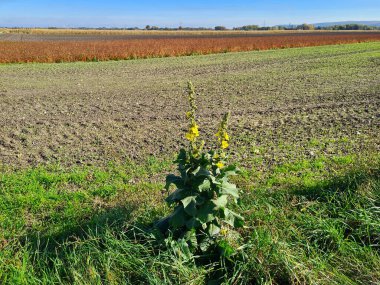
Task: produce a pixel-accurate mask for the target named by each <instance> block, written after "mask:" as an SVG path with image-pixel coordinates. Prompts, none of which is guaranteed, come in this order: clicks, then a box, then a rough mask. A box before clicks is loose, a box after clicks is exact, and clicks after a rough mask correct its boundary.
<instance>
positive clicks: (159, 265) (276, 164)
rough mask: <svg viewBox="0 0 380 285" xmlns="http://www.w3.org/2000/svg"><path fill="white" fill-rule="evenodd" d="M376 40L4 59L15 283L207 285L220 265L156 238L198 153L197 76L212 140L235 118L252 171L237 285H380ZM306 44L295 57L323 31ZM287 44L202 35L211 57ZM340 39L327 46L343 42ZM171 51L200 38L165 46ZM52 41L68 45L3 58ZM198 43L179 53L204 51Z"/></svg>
mask: <svg viewBox="0 0 380 285" xmlns="http://www.w3.org/2000/svg"><path fill="white" fill-rule="evenodd" d="M369 35H371V36H370V37H375V38H372V40H373V42H367V41H369V40H370V39H369V38H365V39H364V38H360V37H362V34H360V33H358V37H359V38H356V40H353V39H352V35H349V37H350V39H349V40H347V42H351V41H365V42H362V43H355V44H344V45H328V46H318V47H303V48H292V49H273V50H263V51H246V52H235V53H219V54H208V55H193V56H186V57H165V58H148V59H139V60H127V61H105V62H66V63H60V64H55V63H33V64H3V65H0V284H194V285H195V284H207V281H208V280H210V279H211V278H212V277H213V276H214V275H215V274H216V273H215V272H216V271H218V270H220V269H218V268H217V266H216V265H215V262H205V261H203V260H198V259H196V260H195V261H189V260H188V259H186V256H184V255H182V254H181V253H180V251H179V249H178V248H176V247H175V243H170V242H169V243H167V244H166V245H162V243H160V242H159V241H158V240H157V239H158V238H157V236H156V235H155V234H154V232H152V231H150V229H151V226H152V223H153V222H155V221H157V220H158V219H159V218H160V217H163V216H165V215H167V214H168V213H170V212H171V209H169V207H168V206H167V205H166V204H165V202H164V199H165V197H166V196H167V195H166V192H165V191H164V190H163V188H164V184H165V183H164V182H165V176H166V175H167V174H168V173H173V172H175V169H173V165H172V161H173V159H174V158H175V154H176V153H177V152H178V150H179V149H180V148H182V147H184V146H185V144H186V142H185V140H184V135H185V133H186V131H187V122H186V118H185V113H186V111H187V99H186V82H187V80H192V82H193V83H194V85H195V88H196V92H197V93H198V95H197V104H198V120H199V124H200V129H199V132H200V134H201V138H203V139H204V140H205V141H206V145H207V146H210V145H211V146H213V145H215V139H214V138H215V135H214V134H215V130H216V129H217V127H218V121H219V119H220V118H221V117H222V115H223V114H224V113H225V112H226V111H230V112H231V120H230V128H229V134H230V136H231V140H230V154H231V157H230V161H231V162H233V163H235V164H237V165H238V166H239V167H240V168H241V169H242V173H241V174H240V175H239V176H237V177H236V178H235V177H234V179H233V180H234V182H235V183H236V184H237V186H238V187H239V188H240V189H241V190H242V193H241V201H240V203H239V204H238V205H236V206H234V207H235V210H236V211H238V212H239V213H241V214H242V216H243V217H244V218H245V227H244V228H242V229H239V234H240V235H241V236H242V238H243V239H244V243H245V247H244V249H243V250H244V253H245V254H244V255H243V257H242V259H240V260H239V261H237V262H235V263H234V264H233V265H231V264H228V262H227V264H225V267H226V268H225V271H223V272H224V273H223V274H224V280H225V283H224V284H337V285H338V284H363V285H364V284H373V285H374V284H379V283H380V222H379V221H380V202H379V201H380V42H379V41H378V40H377V39H376V37H379V36H378V34H377V35H376V34H372V33H369ZM27 36H34V35H27ZM48 36H50V35H48ZM347 36H348V35H347ZM280 37H281V36H279V39H278V43H280V42H281V41H283V40H284V39H288V38H289V37H290V36H289V35H288V36H286V37H282V38H281V39H280ZM295 37H297V39H299V42H298V43H297V42H296V43H295V44H294V47H296V46H301V45H302V46H308V45H315V38H313V37H319V36H316V35H315V36H314V35H307V36H300V35H297V36H295ZM342 37H343V36H342ZM363 37H364V34H363ZM274 38H275V37H274V36H273V37H272V36H271V37H267V36H266V37H260V38H259V37H257V38H254V39H253V38H251V37H235V38H205V39H197V41H198V44H199V41H200V42H202V45H201V46H202V48H203V46H205V47H206V50H207V49H208V48H212V47H213V46H218V44H219V46H221V45H222V43H223V44H225V45H227V46H228V44H229V41H230V40H231V41H233V42H234V43H238V44H237V46H239V47H240V48H236V49H234V48H233V46H232V44H231V50H234V51H235V50H236V51H238V50H249V49H252V46H253V45H254V42H255V44H257V42H260V41H262V44H263V46H265V45H266V48H268V45H269V44H268V42H266V41H267V40H268V41H269V42H271V43H272V44H273V45H274V46H269V48H273V47H277V48H278V47H287V45H286V44H285V43H283V42H282V44H283V46H275V45H276V43H277V42H276V41H277V38H276V40H274ZM226 39H228V40H226ZM329 39H330V37H329V36H326V35H323V36H321V38H318V41H319V43H321V41H323V40H325V41H326V43H327V42H328V43H329V44H332V43H334V41H335V43H337V42H336V40H337V36H335V35H334V36H332V38H331V42H330V40H329ZM128 41H131V42H133V40H128ZM143 41H146V44H147V43H149V42H150V40H149V39H147V40H145V39H144V40H140V39H137V40H136V45H137V43H139V45H141V42H143ZM171 41H175V42H176V43H178V42H181V41H183V43H186V42H187V41H189V42H192V41H193V39H192V38H189V39H180V40H179V39H167V38H165V39H162V42H160V41H158V42H159V43H160V45H161V47H160V48H162V45H163V43H171ZM293 41H295V40H294V39H293ZM340 41H342V42H344V40H343V39H339V40H338V42H339V43H341V42H340ZM91 42H92V41H91V40H89V41H83V42H80V41H76V42H75V43H74V42H66V41H64V44H63V45H62V46H63V49H66V48H68V49H70V47H69V46H67V45H70V44H71V45H76V46H77V47H78V49H80V48H83V47H84V46H86V45H87V46H88V45H89V44H90V43H91ZM208 42H210V46H208ZM301 42H302V44H301ZM312 42H313V43H314V44H312ZM45 43H46V44H47V45H51V46H56V47H57V49H58V48H59V47H60V44H61V43H62V42H61V41H59V40H56V41H53V42H51V41H47V42H37V43H35V42H33V41H28V42H26V41H22V42H21V41H19V42H11V41H3V42H1V44H0V49H2V48H3V47H4V45H7V44H9V45H15V46H14V48H12V50H14V49H17V45H19V46H20V45H25V46H29V47H33V48H31V51H32V52H33V50H36V51H41V50H40V49H39V48H37V45H43V44H45ZM101 43H104V45H105V46H107V45H108V43H107V41H101V40H99V41H98V42H97V44H99V45H100V44H101ZM113 43H114V44H115V43H120V46H123V44H124V41H119V40H117V41H115V42H113ZM244 43H247V45H246V46H245V47H246V48H242V47H244ZM33 44H36V46H35V48H34V46H33ZM82 44H83V46H82ZM152 45H153V44H152ZM51 46H50V47H49V49H50V50H51ZM141 46H142V47H144V48H146V45H145V44H144V45H141ZM168 46H170V47H171V48H173V44H168ZM180 46H181V44H179V47H180ZM190 46H191V45H190ZM195 46H197V45H196V44H195V43H194V46H193V47H195ZM219 46H218V48H217V50H218V51H221V50H219V48H220V49H221V47H219ZM40 47H41V46H40ZM108 47H109V48H111V47H113V45H109V46H108ZM148 47H149V45H148ZM248 47H249V48H248ZM256 47H257V46H256ZM182 48H184V50H181V52H175V53H174V54H175V55H179V54H187V53H189V54H190V52H188V50H187V48H188V46H186V45H185V47H182ZM224 48H225V47H224ZM266 48H264V49H266ZM94 49H95V48H94ZM168 49H169V48H168ZM258 49H261V48H258ZM152 50H155V49H154V47H152ZM164 50H165V49H164ZM164 50H162V52H163V53H162V54H156V53H152V54H149V56H148V57H150V55H152V56H153V55H154V56H157V55H160V56H164V55H166V52H167V51H164ZM42 51H43V49H42ZM190 51H192V50H191V48H190ZM214 51H215V50H213V52H214ZM91 52H92V51H91ZM97 52H98V51H96V52H95V53H97ZM208 52H210V51H207V53H208ZM95 53H94V54H95ZM191 53H195V52H193V51H192V52H191ZM197 53H202V52H197ZM15 54H16V53H15ZM2 55H3V53H0V57H2ZM55 55H56V54H54V56H55ZM98 55H99V54H97V56H98ZM8 56H9V55H8ZM22 56H23V55H21V57H19V58H17V59H16V60H15V61H20V62H22V61H24V60H23V59H22V58H23V57H22ZM28 56H29V55H28ZM51 56H52V58H50V57H49V59H47V57H41V58H40V59H41V61H52V62H55V61H57V60H56V58H54V57H53V55H51ZM70 56H73V55H70ZM141 56H142V55H141ZM136 57H139V56H136ZM142 57H143V56H142ZM8 58H9V57H8ZM31 58H33V57H31ZM97 58H98V57H97ZM121 58H126V57H121ZM74 59H75V60H78V58H76V57H68V58H66V59H64V61H71V60H74ZM88 59H91V57H90V58H87V60H88ZM104 59H105V58H104ZM107 59H108V57H107ZM3 61H4V59H3ZM31 61H36V58H33V60H31ZM8 62H11V61H8ZM218 272H219V271H218Z"/></svg>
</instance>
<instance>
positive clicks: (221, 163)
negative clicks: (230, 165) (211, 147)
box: [215, 161, 224, 169]
mask: <svg viewBox="0 0 380 285" xmlns="http://www.w3.org/2000/svg"><path fill="white" fill-rule="evenodd" d="M215 165H216V167H218V168H219V169H222V168H223V167H224V163H223V162H221V161H219V162H218V163H217V164H215Z"/></svg>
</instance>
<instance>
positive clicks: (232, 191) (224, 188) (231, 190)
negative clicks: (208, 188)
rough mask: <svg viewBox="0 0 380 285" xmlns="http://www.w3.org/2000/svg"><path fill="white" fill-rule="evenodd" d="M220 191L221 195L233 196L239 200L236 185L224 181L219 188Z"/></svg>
mask: <svg viewBox="0 0 380 285" xmlns="http://www.w3.org/2000/svg"><path fill="white" fill-rule="evenodd" d="M219 189H220V193H221V194H227V195H231V196H233V197H234V198H236V199H237V198H239V190H238V189H237V188H236V185H235V184H232V183H229V182H226V181H223V182H222V184H221V185H220V186H219Z"/></svg>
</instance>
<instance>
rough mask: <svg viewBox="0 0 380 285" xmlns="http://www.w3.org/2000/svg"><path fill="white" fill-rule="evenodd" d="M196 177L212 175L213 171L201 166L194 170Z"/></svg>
mask: <svg viewBox="0 0 380 285" xmlns="http://www.w3.org/2000/svg"><path fill="white" fill-rule="evenodd" d="M193 174H194V176H195V177H202V176H203V177H210V175H211V173H210V171H208V170H207V169H206V168H204V167H201V166H199V167H198V168H197V169H195V170H194V171H193Z"/></svg>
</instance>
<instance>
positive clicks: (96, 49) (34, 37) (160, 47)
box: [0, 30, 380, 63]
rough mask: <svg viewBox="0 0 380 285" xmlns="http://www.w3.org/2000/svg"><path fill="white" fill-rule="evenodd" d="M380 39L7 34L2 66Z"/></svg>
mask: <svg viewBox="0 0 380 285" xmlns="http://www.w3.org/2000/svg"><path fill="white" fill-rule="evenodd" d="M53 31H54V30H53ZM379 40H380V32H308V33H307V32H298V33H297V32H292V33H289V32H287V33H284V32H282V33H279V32H277V33H272V32H267V33H247V32H246V33H243V32H228V33H227V32H221V33H217V32H210V31H209V32H187V33H186V32H172V33H170V32H166V33H165V32H157V33H154V32H150V33H149V32H129V33H127V32H125V33H109V34H107V33H105V32H104V33H84V34H83V33H82V34H76V33H75V32H73V33H69V32H63V31H61V33H59V32H57V31H56V32H55V33H54V32H51V33H30V34H25V33H3V34H0V63H23V62H47V63H49V62H50V63H52V62H73V61H105V60H123V59H136V58H151V57H169V56H183V55H196V54H211V53H225V52H237V51H252V50H268V49H283V48H292V47H309V46H320V45H331V44H345V43H360V42H368V41H379Z"/></svg>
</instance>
